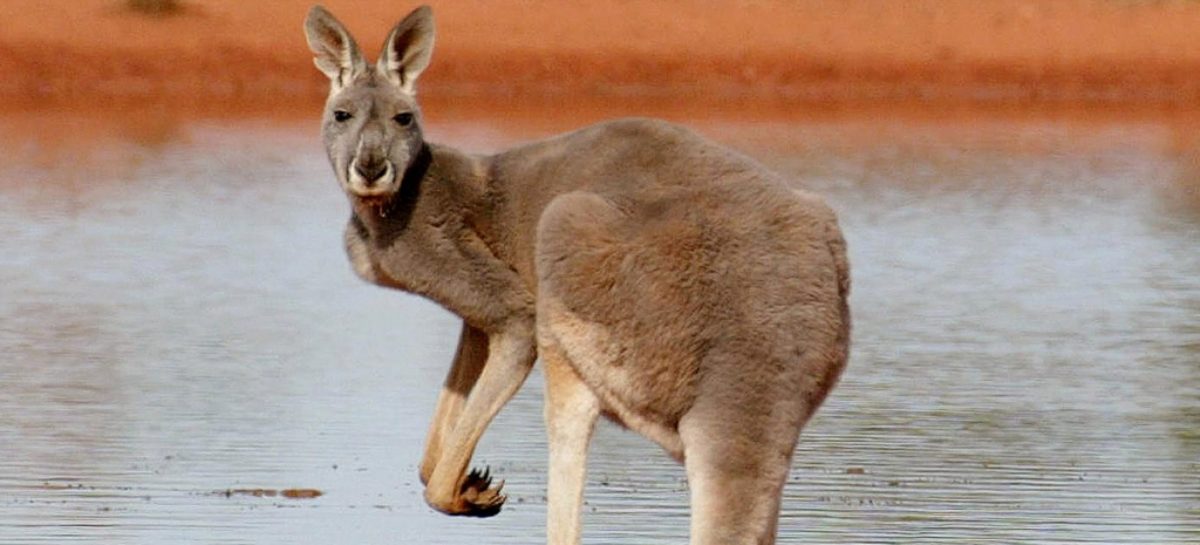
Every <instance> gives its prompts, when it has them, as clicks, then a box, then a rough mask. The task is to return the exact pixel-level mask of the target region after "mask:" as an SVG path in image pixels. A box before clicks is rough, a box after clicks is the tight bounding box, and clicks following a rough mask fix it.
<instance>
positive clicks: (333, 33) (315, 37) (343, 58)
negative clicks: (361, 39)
mask: <svg viewBox="0 0 1200 545" xmlns="http://www.w3.org/2000/svg"><path fill="white" fill-rule="evenodd" d="M304 33H305V34H306V35H307V36H308V47H309V49H312V52H313V55H314V58H313V63H314V64H316V65H317V68H318V69H319V70H321V72H323V73H324V74H325V75H326V76H328V77H329V80H330V81H332V82H333V85H334V87H344V86H346V85H348V84H349V83H350V81H351V80H352V79H353V78H354V76H356V75H358V74H361V73H362V72H364V71H365V70H366V69H367V63H366V62H365V61H363V58H362V53H360V52H359V51H358V44H355V43H354V38H352V37H350V33H349V32H347V31H346V27H344V26H342V23H340V22H338V20H337V19H336V18H335V17H334V16H333V14H332V13H329V11H328V10H326V9H325V8H323V7H321V6H313V7H312V9H311V10H309V11H308V17H307V18H306V19H305V20H304Z"/></svg>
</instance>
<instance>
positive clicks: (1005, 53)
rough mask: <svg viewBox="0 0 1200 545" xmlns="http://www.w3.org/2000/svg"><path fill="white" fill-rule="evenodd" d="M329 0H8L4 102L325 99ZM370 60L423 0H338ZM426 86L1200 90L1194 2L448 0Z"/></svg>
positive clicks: (687, 92) (1082, 96)
mask: <svg viewBox="0 0 1200 545" xmlns="http://www.w3.org/2000/svg"><path fill="white" fill-rule="evenodd" d="M312 2H313V0H253V1H250V0H190V1H188V0H184V2H183V5H184V9H183V11H182V12H181V13H178V14H174V15H169V16H150V15H142V14H136V13H132V12H130V11H129V10H128V9H127V8H126V7H125V6H126V2H125V1H124V0H57V1H50V0H4V1H3V2H0V21H3V23H0V101H2V102H5V103H7V104H9V105H10V106H9V108H10V109H11V108H12V107H13V106H12V105H17V106H16V107H18V108H20V107H25V106H27V105H29V104H32V103H34V102H44V101H47V100H49V101H53V102H59V103H73V104H82V103H85V102H86V103H93V104H94V103H95V101H97V100H102V101H104V103H111V102H137V103H141V102H152V103H168V104H169V103H189V104H192V105H196V104H209V105H221V104H236V103H256V102H267V101H279V100H280V99H283V101H286V102H293V103H294V102H297V101H302V102H315V101H319V100H320V99H321V97H322V96H323V95H324V93H325V91H326V83H325V81H324V80H323V79H322V77H321V76H320V75H319V74H318V73H317V72H316V70H315V69H314V68H313V67H312V64H311V60H310V59H311V56H310V54H309V53H308V49H307V47H306V46H305V43H304V38H303V32H302V29H301V25H302V21H303V18H304V14H305V12H306V10H307V9H308V7H309V5H311V4H312ZM325 2H326V5H327V6H328V7H329V8H330V9H331V10H332V11H333V12H334V13H335V14H337V15H338V16H339V17H340V18H341V19H342V20H343V21H344V22H345V23H346V24H347V26H349V27H350V29H351V30H352V31H353V32H354V33H355V35H356V36H357V38H358V40H359V43H360V44H361V45H363V46H364V49H365V50H366V53H367V55H368V57H374V55H375V53H376V50H377V48H378V44H379V43H380V42H381V41H382V39H383V37H384V34H385V33H386V31H387V30H388V29H389V28H390V26H391V25H392V23H394V22H395V21H396V20H398V19H399V18H400V17H402V16H403V15H404V14H405V13H406V12H407V10H408V9H409V8H411V7H412V6H411V5H409V4H406V3H396V2H383V1H380V0H369V1H351V0H325ZM431 3H432V5H433V7H434V13H435V16H436V18H437V21H438V42H437V51H436V53H435V55H434V64H433V66H432V67H431V68H430V70H429V71H428V72H427V74H426V76H425V77H424V78H423V81H422V92H423V94H424V95H425V96H431V95H438V96H441V97H442V100H446V99H447V97H464V98H467V97H470V98H482V99H495V98H499V99H504V100H511V99H512V98H513V97H518V98H529V97H534V98H535V99H536V98H537V97H593V98H594V97H601V98H603V97H641V98H647V97H649V98H654V97H658V98H659V99H666V100H677V99H686V100H690V101H701V102H709V103H713V104H720V103H722V102H729V101H732V100H742V99H767V100H775V101H786V102H821V103H827V102H851V103H853V102H898V101H904V102H911V101H917V102H927V103H968V104H978V103H984V104H996V103H1004V104H1029V103H1064V104H1080V103H1086V104H1097V103H1098V104H1113V103H1121V104H1139V103H1153V104H1156V105H1172V106H1178V105H1185V106H1195V105H1198V104H1200V2H1196V1H1189V0H1159V1H1152V2H1151V1H1134V0H990V1H983V0H861V1H846V0H726V1H724V2H719V3H718V2H702V1H698V0H697V1H689V2H684V1H680V2H654V1H624V2H614V1H610V0H574V1H549V0H489V1H488V2H468V1H464V0H459V1H457V2H451V1H444V2H438V1H434V2H431Z"/></svg>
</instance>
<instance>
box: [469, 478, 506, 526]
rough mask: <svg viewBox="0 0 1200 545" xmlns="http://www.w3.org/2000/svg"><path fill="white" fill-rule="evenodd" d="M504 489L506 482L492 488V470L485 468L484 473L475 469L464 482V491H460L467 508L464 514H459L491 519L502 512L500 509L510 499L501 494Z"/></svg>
mask: <svg viewBox="0 0 1200 545" xmlns="http://www.w3.org/2000/svg"><path fill="white" fill-rule="evenodd" d="M503 489H504V481H500V484H498V485H496V486H495V487H494V488H493V487H492V475H491V469H490V468H485V469H484V470H483V471H482V472H481V471H479V470H477V469H473V470H471V473H469V474H468V475H467V478H466V479H465V480H464V481H463V485H462V490H461V491H459V500H460V502H461V503H463V504H464V507H465V508H466V509H465V510H464V511H463V512H461V513H457V514H460V515H466V516H470V517H490V516H493V515H495V514H496V513H499V512H500V507H501V506H502V505H504V500H506V499H508V497H507V496H504V495H503V494H501V493H500V491H501V490H503Z"/></svg>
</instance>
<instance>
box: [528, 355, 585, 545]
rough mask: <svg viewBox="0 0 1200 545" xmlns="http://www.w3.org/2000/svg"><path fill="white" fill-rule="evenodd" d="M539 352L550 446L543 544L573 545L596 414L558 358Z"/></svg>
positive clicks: (577, 380) (562, 358)
mask: <svg viewBox="0 0 1200 545" xmlns="http://www.w3.org/2000/svg"><path fill="white" fill-rule="evenodd" d="M539 352H540V353H541V356H542V366H543V368H544V370H545V374H546V433H547V436H548V437H549V441H550V475H549V482H548V483H547V494H546V495H547V503H546V540H547V543H549V544H550V545H578V544H579V541H580V532H581V527H580V526H581V525H580V511H581V509H582V508H583V486H584V480H585V477H586V472H587V450H588V443H589V442H590V441H591V438H592V431H593V430H594V429H595V427H596V418H597V417H598V416H599V414H600V401H599V399H598V398H597V397H596V394H595V393H593V392H592V391H591V389H589V388H588V387H587V385H586V384H584V382H583V380H581V379H580V378H579V375H578V374H577V373H576V372H575V370H574V369H573V368H572V367H571V365H570V364H569V363H568V361H567V360H566V357H565V355H564V354H562V353H561V352H560V351H559V350H556V349H554V348H551V347H547V346H542V347H541V348H540V349H539Z"/></svg>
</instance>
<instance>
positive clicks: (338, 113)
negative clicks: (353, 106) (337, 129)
mask: <svg viewBox="0 0 1200 545" xmlns="http://www.w3.org/2000/svg"><path fill="white" fill-rule="evenodd" d="M351 117H354V116H352V115H350V112H347V111H346V110H335V111H334V112H333V120H334V121H337V122H338V123H341V122H343V121H349V120H350V118H351Z"/></svg>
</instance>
